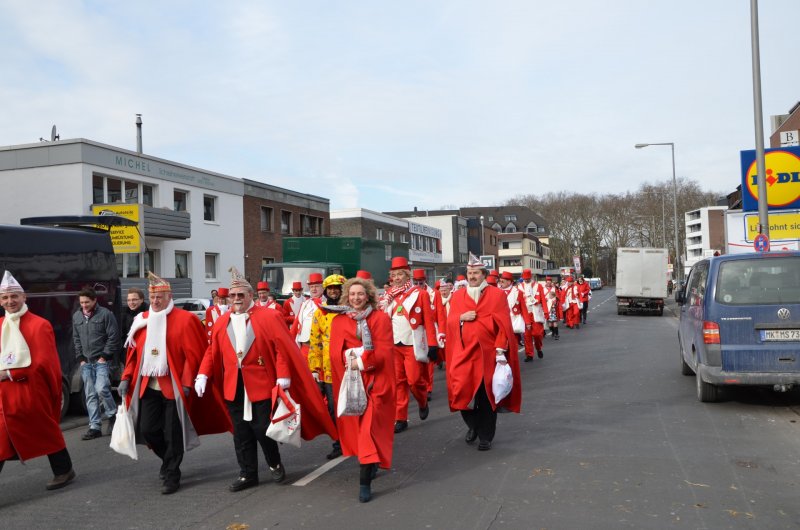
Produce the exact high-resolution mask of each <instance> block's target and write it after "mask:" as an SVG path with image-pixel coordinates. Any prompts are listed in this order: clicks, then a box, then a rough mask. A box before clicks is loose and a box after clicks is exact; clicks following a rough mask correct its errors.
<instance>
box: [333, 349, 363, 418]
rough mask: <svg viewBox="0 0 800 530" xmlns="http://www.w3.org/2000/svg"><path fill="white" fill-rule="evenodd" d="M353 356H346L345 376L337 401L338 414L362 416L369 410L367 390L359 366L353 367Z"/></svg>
mask: <svg viewBox="0 0 800 530" xmlns="http://www.w3.org/2000/svg"><path fill="white" fill-rule="evenodd" d="M352 359H353V357H352V356H350V357H345V367H344V377H342V384H341V386H340V387H339V398H338V400H337V401H336V416H337V417H338V416H361V415H362V414H364V411H365V410H367V392H366V390H364V381H363V380H362V379H361V372H360V371H359V370H358V368H351V367H350V365H351V361H352Z"/></svg>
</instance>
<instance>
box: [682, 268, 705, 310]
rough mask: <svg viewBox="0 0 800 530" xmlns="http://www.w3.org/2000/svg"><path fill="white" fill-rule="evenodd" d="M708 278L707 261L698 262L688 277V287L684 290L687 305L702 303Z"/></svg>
mask: <svg viewBox="0 0 800 530" xmlns="http://www.w3.org/2000/svg"><path fill="white" fill-rule="evenodd" d="M707 279H708V263H698V264H697V265H695V268H694V269H693V270H692V276H691V278H689V287H688V289H687V290H686V292H687V294H688V296H687V299H688V301H689V305H692V306H700V305H703V300H705V297H706V280H707Z"/></svg>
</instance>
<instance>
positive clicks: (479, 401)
mask: <svg viewBox="0 0 800 530" xmlns="http://www.w3.org/2000/svg"><path fill="white" fill-rule="evenodd" d="M474 401H475V405H474V408H473V409H472V410H462V411H461V417H462V418H463V419H464V423H466V424H467V427H469V428H470V429H473V430H474V431H475V432H477V433H478V439H479V440H480V441H482V442H491V441H492V440H494V432H495V429H496V428H497V412H495V411H494V410H492V404H491V403H489V397H488V396H487V395H486V388H485V387H484V385H483V384H481V386H480V388H478V391H477V392H476V393H475V400H474Z"/></svg>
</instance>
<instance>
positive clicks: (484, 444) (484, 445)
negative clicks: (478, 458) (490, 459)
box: [478, 440, 492, 451]
mask: <svg viewBox="0 0 800 530" xmlns="http://www.w3.org/2000/svg"><path fill="white" fill-rule="evenodd" d="M491 448H492V442H489V441H486V440H481V441H480V443H479V444H478V451H488V450H489V449H491Z"/></svg>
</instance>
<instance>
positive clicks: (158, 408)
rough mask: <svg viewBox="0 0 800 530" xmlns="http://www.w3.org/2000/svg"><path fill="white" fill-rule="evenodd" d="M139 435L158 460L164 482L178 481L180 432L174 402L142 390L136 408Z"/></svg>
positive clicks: (179, 476)
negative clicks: (142, 392)
mask: <svg viewBox="0 0 800 530" xmlns="http://www.w3.org/2000/svg"><path fill="white" fill-rule="evenodd" d="M139 431H140V432H141V434H142V437H143V438H144V441H145V442H147V445H148V446H149V447H150V449H152V450H153V452H154V453H155V454H156V455H157V456H158V457H159V458H160V459H161V462H162V463H161V471H162V472H163V473H164V474H165V476H166V479H165V482H172V483H174V482H179V481H180V480H181V462H183V428H182V426H181V420H180V418H178V409H177V408H176V404H175V400H174V399H167V398H165V397H164V394H162V393H161V392H160V391H158V390H154V389H152V388H146V389H145V391H144V395H143V396H142V400H141V403H140V405H139Z"/></svg>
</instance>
